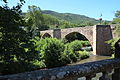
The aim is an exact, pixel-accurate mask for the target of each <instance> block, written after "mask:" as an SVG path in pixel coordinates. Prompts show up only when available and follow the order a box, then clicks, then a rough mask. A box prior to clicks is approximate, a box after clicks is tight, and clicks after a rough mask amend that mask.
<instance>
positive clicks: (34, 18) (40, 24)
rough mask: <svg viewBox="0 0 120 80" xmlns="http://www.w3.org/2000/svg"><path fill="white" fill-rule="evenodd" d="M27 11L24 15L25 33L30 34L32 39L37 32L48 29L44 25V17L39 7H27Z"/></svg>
mask: <svg viewBox="0 0 120 80" xmlns="http://www.w3.org/2000/svg"><path fill="white" fill-rule="evenodd" d="M28 9H29V10H28V12H27V14H26V15H25V21H26V23H27V27H26V31H28V32H30V33H31V35H32V37H34V36H35V35H36V34H37V31H39V30H45V29H48V27H47V26H46V25H45V21H44V17H43V14H42V12H41V9H40V8H39V7H37V6H34V5H33V6H28Z"/></svg>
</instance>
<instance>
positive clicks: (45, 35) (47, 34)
mask: <svg viewBox="0 0 120 80" xmlns="http://www.w3.org/2000/svg"><path fill="white" fill-rule="evenodd" d="M46 37H51V35H50V34H49V33H45V34H44V35H42V38H46Z"/></svg>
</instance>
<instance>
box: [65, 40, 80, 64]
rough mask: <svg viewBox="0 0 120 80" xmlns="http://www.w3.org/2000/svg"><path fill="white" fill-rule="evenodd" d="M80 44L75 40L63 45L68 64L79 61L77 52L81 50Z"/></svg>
mask: <svg viewBox="0 0 120 80" xmlns="http://www.w3.org/2000/svg"><path fill="white" fill-rule="evenodd" d="M81 48H82V44H81V42H80V41H78V40H75V41H73V42H71V43H68V44H66V45H65V50H64V54H65V55H67V56H68V57H69V60H70V62H76V61H77V60H79V59H80V55H79V54H78V52H77V51H79V50H81Z"/></svg>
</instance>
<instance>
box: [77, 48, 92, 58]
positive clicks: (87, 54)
mask: <svg viewBox="0 0 120 80" xmlns="http://www.w3.org/2000/svg"><path fill="white" fill-rule="evenodd" d="M78 53H79V54H80V58H81V59H86V58H88V57H89V56H90V55H89V53H88V52H87V51H85V50H84V51H78Z"/></svg>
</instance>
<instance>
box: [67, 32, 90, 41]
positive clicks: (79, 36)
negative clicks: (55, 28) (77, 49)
mask: <svg viewBox="0 0 120 80" xmlns="http://www.w3.org/2000/svg"><path fill="white" fill-rule="evenodd" d="M65 39H68V40H69V39H70V41H73V40H76V39H77V40H88V39H87V38H86V37H85V36H84V35H82V34H81V33H79V32H71V33H69V34H67V35H66V36H65Z"/></svg>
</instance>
